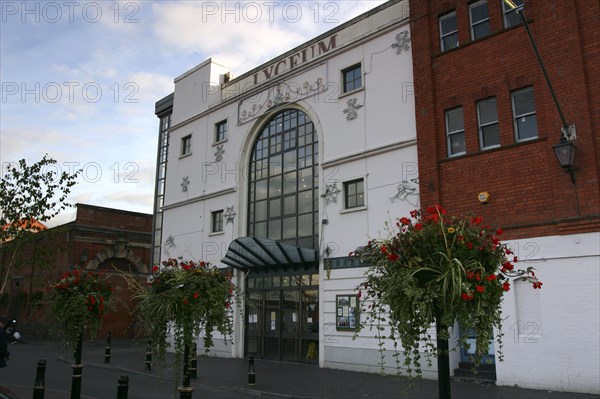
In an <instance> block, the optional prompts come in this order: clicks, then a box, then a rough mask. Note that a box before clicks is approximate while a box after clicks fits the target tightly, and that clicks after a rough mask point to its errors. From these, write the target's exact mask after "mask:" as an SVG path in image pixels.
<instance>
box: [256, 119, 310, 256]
mask: <svg viewBox="0 0 600 399" xmlns="http://www.w3.org/2000/svg"><path fill="white" fill-rule="evenodd" d="M318 165H319V143H318V134H317V132H316V130H315V126H314V124H313V122H312V121H311V120H310V118H309V117H308V115H306V114H305V113H304V112H302V111H300V110H297V109H286V110H283V111H281V112H279V113H277V114H275V115H274V116H273V117H272V118H271V119H270V120H269V121H267V122H266V123H265V124H264V125H263V127H262V128H261V130H260V132H259V133H258V136H257V137H256V140H255V142H254V146H253V147H252V154H251V158H250V165H249V167H248V174H249V184H248V224H247V228H248V230H247V235H248V236H253V237H264V238H269V239H271V240H277V241H281V242H283V243H286V244H291V245H296V246H299V247H303V248H312V249H316V248H318V247H319V198H320V197H319V166H318Z"/></svg>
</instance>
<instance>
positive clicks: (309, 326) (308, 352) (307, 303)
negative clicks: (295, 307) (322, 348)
mask: <svg viewBox="0 0 600 399" xmlns="http://www.w3.org/2000/svg"><path fill="white" fill-rule="evenodd" d="M301 348H302V350H301V352H300V355H301V356H302V358H301V359H299V360H301V361H305V362H309V363H314V364H317V363H318V362H319V291H318V290H303V291H302V337H301Z"/></svg>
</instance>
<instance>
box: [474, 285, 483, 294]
mask: <svg viewBox="0 0 600 399" xmlns="http://www.w3.org/2000/svg"><path fill="white" fill-rule="evenodd" d="M475 289H476V290H477V292H479V293H480V294H481V293H482V292H483V291H485V288H484V287H483V286H482V285H478V286H476V287H475Z"/></svg>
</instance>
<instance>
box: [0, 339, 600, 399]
mask: <svg viewBox="0 0 600 399" xmlns="http://www.w3.org/2000/svg"><path fill="white" fill-rule="evenodd" d="M38 345H40V346H39V348H40V351H41V350H42V348H44V349H43V350H44V352H45V354H46V355H47V356H49V357H51V356H54V357H56V356H57V355H56V352H53V351H52V350H51V348H52V346H51V345H50V344H49V345H45V344H44V343H39V344H38ZM52 354H54V355H52ZM104 354H105V343H104V342H99V341H93V342H89V341H86V342H85V343H84V353H83V363H84V365H85V367H86V369H89V368H97V369H116V370H122V371H123V374H124V375H128V376H129V377H130V378H131V377H132V375H134V374H139V375H153V376H155V378H160V379H164V380H169V381H173V376H174V370H173V368H172V364H173V360H174V356H173V354H167V359H166V366H161V365H159V364H158V363H157V362H156V359H155V358H153V366H152V370H151V371H150V372H147V371H145V354H146V348H145V343H144V342H143V341H140V340H137V341H133V340H113V342H112V345H111V357H110V363H105V362H104V360H105V359H104ZM41 355H42V353H40V356H41ZM58 356H59V359H61V360H62V361H61V362H60V363H62V362H64V363H65V364H70V363H71V362H72V359H71V358H67V355H66V354H64V353H63V354H62V355H58ZM255 373H256V374H255V375H256V384H255V385H253V386H249V385H248V384H247V382H248V359H223V358H217V357H210V356H200V357H199V358H198V371H197V378H196V379H192V385H194V386H196V387H197V388H198V389H201V388H216V389H218V390H221V391H223V392H229V393H230V394H228V397H232V398H238V397H241V396H244V397H249V396H252V397H257V398H265V399H276V398H281V399H394V398H411V399H412V398H419V399H437V398H438V392H437V389H438V385H437V381H432V380H425V379H421V380H408V379H406V378H400V377H396V376H389V375H388V376H382V375H379V374H373V373H360V372H352V371H343V370H336V369H326V368H319V367H318V366H314V365H306V364H298V363H286V362H274V361H266V360H260V359H257V360H256V361H255ZM8 387H9V389H11V390H12V391H14V392H15V393H16V394H18V395H19V396H20V397H21V398H29V397H31V392H32V391H31V386H28V387H20V386H11V385H8ZM68 396H69V395H68V393H67V392H65V391H60V392H59V391H56V392H53V391H51V390H46V395H45V399H65V398H68ZM452 397H453V398H454V399H463V398H465V399H467V398H468V399H595V398H598V396H597V395H585V394H577V393H565V392H550V391H540V390H530V389H521V388H513V387H489V386H482V385H478V384H475V383H465V382H459V381H453V382H452ZM82 399H86V398H85V397H84V396H82ZM101 399H104V398H101ZM202 399H211V398H210V397H208V396H202Z"/></svg>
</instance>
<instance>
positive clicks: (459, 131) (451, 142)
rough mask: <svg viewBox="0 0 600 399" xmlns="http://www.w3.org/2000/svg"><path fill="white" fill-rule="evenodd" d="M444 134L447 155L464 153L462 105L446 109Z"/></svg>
mask: <svg viewBox="0 0 600 399" xmlns="http://www.w3.org/2000/svg"><path fill="white" fill-rule="evenodd" d="M446 136H447V137H448V156H449V157H453V156H456V155H463V154H465V153H466V146H465V127H464V119H463V109H462V107H460V108H454V109H451V110H449V111H446Z"/></svg>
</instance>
